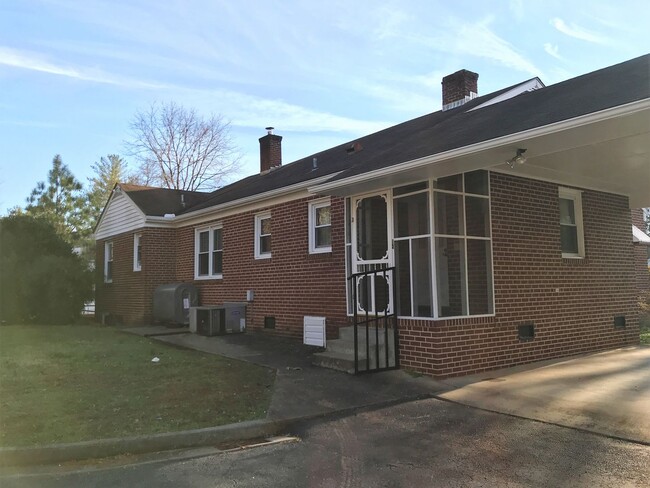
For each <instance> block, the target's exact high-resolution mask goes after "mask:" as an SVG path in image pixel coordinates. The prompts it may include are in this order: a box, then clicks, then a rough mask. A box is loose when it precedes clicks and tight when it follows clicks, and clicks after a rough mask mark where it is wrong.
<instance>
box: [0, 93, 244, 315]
mask: <svg viewBox="0 0 650 488" xmlns="http://www.w3.org/2000/svg"><path fill="white" fill-rule="evenodd" d="M131 136H132V139H131V141H130V142H128V143H127V144H126V147H127V150H128V151H129V153H130V154H131V155H132V156H133V157H134V158H135V159H136V161H137V162H138V163H139V164H138V168H137V170H135V171H131V170H130V169H129V166H128V164H127V163H126V161H125V160H124V159H123V158H122V157H121V156H119V155H117V154H109V155H107V156H105V157H101V158H100V159H99V161H97V162H95V163H94V164H93V165H92V166H91V167H92V169H93V173H94V175H93V176H92V177H90V178H88V185H87V187H86V188H84V185H83V184H82V183H81V182H80V181H79V180H78V179H77V178H76V177H75V176H74V175H73V174H72V172H71V171H70V168H69V167H68V166H67V165H66V164H64V162H63V160H62V158H61V156H60V155H59V154H57V155H55V156H54V158H53V160H52V166H51V168H50V170H49V171H48V173H47V178H46V179H45V180H44V181H39V182H38V183H37V184H36V186H35V188H34V189H33V190H32V191H31V193H30V194H29V196H28V197H27V199H26V205H25V206H24V207H19V206H17V207H14V208H12V209H10V210H9V215H8V216H7V217H3V218H0V269H1V270H2V273H0V324H4V323H66V322H69V321H72V320H73V319H74V318H75V317H77V316H78V315H79V313H80V312H81V310H82V308H83V304H84V302H85V301H88V300H91V299H92V295H93V293H92V282H93V277H92V262H93V257H94V241H93V236H92V235H93V230H94V227H95V225H96V223H97V220H98V218H99V216H100V214H101V211H102V209H103V208H104V206H105V205H106V203H107V202H108V199H109V197H110V195H111V192H112V190H113V188H114V187H115V184H116V183H131V184H138V185H144V186H157V187H162V188H172V189H180V190H189V191H200V190H203V191H209V190H213V189H215V188H217V187H219V186H221V185H222V184H223V183H224V181H226V179H227V178H229V177H230V176H232V174H233V173H235V172H236V171H237V170H238V169H239V160H240V156H239V153H238V150H237V149H236V147H235V145H234V143H233V140H232V137H231V134H230V126H229V124H228V123H227V122H225V121H224V119H223V117H221V116H210V117H203V116H201V115H199V114H198V113H197V112H196V111H195V110H194V109H187V108H185V107H182V106H180V105H178V104H176V103H174V102H168V103H163V104H153V105H151V106H150V107H149V109H148V110H146V111H140V112H137V113H136V114H135V116H134V118H133V120H132V123H131Z"/></svg>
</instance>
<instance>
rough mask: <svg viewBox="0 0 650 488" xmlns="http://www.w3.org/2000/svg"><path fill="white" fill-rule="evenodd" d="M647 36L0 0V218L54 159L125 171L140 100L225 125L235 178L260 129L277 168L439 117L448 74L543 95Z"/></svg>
mask: <svg viewBox="0 0 650 488" xmlns="http://www.w3.org/2000/svg"><path fill="white" fill-rule="evenodd" d="M649 25H650V7H648V4H647V1H638V2H635V1H618V2H612V1H598V0H592V1H570V2H569V1H566V0H563V1H553V0H544V1H525V0H519V1H515V0H513V1H507V0H503V1H488V0H480V1H479V0H475V1H456V2H449V1H433V0H422V1H417V0H399V1H381V0H377V1H350V0H347V1H338V0H328V1H326V2H315V1H295V0H284V1H282V2H268V1H267V2H263V1H250V0H239V1H232V0H229V1H219V0H203V1H201V0H165V1H162V2H161V1H160V0H157V1H145V0H128V1H122V0H106V1H101V0H42V1H40V0H23V1H21V0H4V1H2V2H1V3H0V151H1V154H2V160H1V162H0V167H1V169H2V171H1V172H0V213H4V212H5V211H6V209H7V208H10V207H13V206H15V205H23V204H24V200H25V198H26V197H27V196H28V194H29V192H30V191H31V189H32V188H34V186H35V185H36V183H37V182H38V181H39V180H44V179H45V178H46V175H47V171H48V170H49V168H50V166H51V162H52V158H53V156H54V155H55V154H61V156H62V158H63V161H64V163H66V164H67V165H68V166H69V167H70V169H71V170H72V172H73V173H74V174H75V176H76V177H77V178H78V179H79V180H80V181H82V182H83V183H84V184H85V183H86V182H87V178H88V177H89V176H91V174H92V170H91V168H90V166H91V165H92V164H93V163H94V162H95V161H97V160H99V158H100V157H102V156H105V155H107V154H111V153H117V154H121V155H123V156H124V157H125V159H126V160H127V161H131V158H130V157H129V156H128V155H127V154H126V149H125V147H124V141H125V140H128V139H129V137H130V135H129V123H130V121H131V120H132V118H133V115H134V113H135V112H136V111H137V110H140V109H146V108H147V107H148V106H149V105H150V104H151V103H153V102H155V101H175V102H178V103H180V104H182V105H185V106H187V107H192V108H195V109H197V111H198V112H199V113H201V114H204V115H206V116H208V115H210V114H211V113H215V114H221V115H223V116H224V117H225V118H226V119H227V120H230V122H231V127H232V135H233V137H234V139H235V143H236V144H237V145H238V146H239V148H240V151H241V153H242V163H243V167H242V171H241V173H240V174H239V175H238V176H246V175H249V174H252V173H255V172H257V171H258V170H259V161H258V159H259V145H258V141H257V140H258V138H259V137H261V136H262V135H264V134H265V131H264V127H266V126H268V125H272V126H274V127H276V133H277V134H280V135H282V136H284V139H283V160H284V162H285V163H286V162H290V161H293V160H295V159H298V158H300V157H303V156H307V155H309V154H311V153H314V152H316V151H319V150H321V149H325V148H328V147H330V146H333V145H335V144H340V143H342V142H345V141H348V140H351V139H354V138H356V137H358V136H360V135H363V134H367V133H369V132H373V131H375V130H378V129H381V128H384V127H386V126H389V125H392V124H395V123H398V122H401V121H404V120H407V119H410V118H413V117H416V116H419V115H423V114H425V113H429V112H433V111H435V110H439V109H440V105H441V101H440V91H441V90H440V81H441V78H442V77H443V76H444V75H447V74H450V73H453V72H454V71H457V70H459V69H462V68H466V69H470V70H472V71H475V72H477V73H479V94H486V93H489V92H491V91H494V90H498V89H500V88H502V87H505V86H509V85H512V84H514V83H518V82H520V81H523V80H526V79H529V78H532V77H533V76H539V77H540V78H541V79H542V81H543V82H544V83H545V84H547V85H549V84H553V83H557V82H559V81H562V80H565V79H567V78H571V77H574V76H577V75H580V74H583V73H586V72H589V71H593V70H595V69H599V68H603V67H605V66H609V65H612V64H615V63H618V62H621V61H625V60H627V59H631V58H633V57H636V56H639V55H642V54H645V53H648V52H650V29H648V26H649ZM132 166H134V165H132Z"/></svg>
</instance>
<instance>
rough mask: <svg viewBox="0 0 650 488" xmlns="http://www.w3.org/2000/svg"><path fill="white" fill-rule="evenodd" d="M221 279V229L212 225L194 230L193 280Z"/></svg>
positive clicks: (219, 226)
mask: <svg viewBox="0 0 650 488" xmlns="http://www.w3.org/2000/svg"><path fill="white" fill-rule="evenodd" d="M222 277H223V227H222V226H221V225H212V226H210V227H202V228H200V229H196V231H195V235H194V278H195V279H197V280H207V279H215V278H222Z"/></svg>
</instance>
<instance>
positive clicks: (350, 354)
mask: <svg viewBox="0 0 650 488" xmlns="http://www.w3.org/2000/svg"><path fill="white" fill-rule="evenodd" d="M332 342H333V341H330V342H329V343H328V347H327V350H326V351H324V352H319V353H316V354H314V355H312V364H313V365H315V366H321V367H324V368H330V369H336V370H338V371H345V372H346V373H350V374H353V373H354V348H352V350H349V351H338V350H332V349H331V347H330V345H331V343H332ZM366 357H367V356H366V351H365V349H364V350H363V351H359V371H364V370H365V369H366ZM369 357H370V369H375V368H376V366H377V349H376V348H373V349H371V350H370V355H369ZM394 365H395V357H394V355H393V350H392V348H389V352H388V366H394ZM385 367H386V350H385V348H384V347H383V346H380V348H379V368H385Z"/></svg>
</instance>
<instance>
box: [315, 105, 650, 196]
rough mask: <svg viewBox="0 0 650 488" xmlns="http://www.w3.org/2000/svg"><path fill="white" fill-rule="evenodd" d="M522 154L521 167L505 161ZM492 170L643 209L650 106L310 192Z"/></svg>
mask: <svg viewBox="0 0 650 488" xmlns="http://www.w3.org/2000/svg"><path fill="white" fill-rule="evenodd" d="M518 148H522V149H526V150H527V151H526V153H525V156H526V158H527V161H526V163H525V164H522V165H516V166H515V167H514V168H510V167H509V166H508V165H507V164H505V161H507V160H509V159H510V158H512V157H513V156H514V155H515V154H516V151H517V149H518ZM482 168H483V169H494V170H497V171H499V172H503V173H509V174H513V175H517V176H522V177H528V178H533V179H540V180H545V181H552V182H556V183H559V184H563V185H567V186H575V187H580V188H586V189H592V190H598V191H603V192H608V193H616V194H620V195H626V196H628V197H629V198H630V207H631V208H639V207H648V206H650V191H649V190H648V188H650V100H648V99H646V100H642V101H639V102H634V103H632V104H629V105H628V106H622V107H615V108H613V109H609V110H606V111H603V112H598V113H595V114H589V115H586V116H583V117H579V118H577V119H571V120H568V121H562V122H558V123H555V124H551V125H549V126H544V127H538V128H535V129H531V130H528V131H524V132H520V133H516V134H511V135H509V136H505V137H501V138H498V139H493V140H490V141H485V142H482V143H478V144H475V145H473V146H466V147H463V148H459V149H455V150H452V151H448V152H446V153H442V154H436V155H432V156H429V157H425V158H421V159H419V160H414V161H409V162H405V163H402V164H398V165H395V166H391V167H388V168H384V169H382V170H378V171H375V172H370V173H366V174H363V175H357V176H352V177H350V178H346V179H345V180H339V181H333V182H331V183H324V184H322V185H315V186H314V187H312V188H310V191H312V192H315V191H318V192H319V193H329V194H332V195H340V196H348V195H353V194H357V193H364V192H368V191H373V190H375V189H379V188H386V187H390V186H394V185H400V184H405V183H410V182H414V181H419V180H423V179H426V178H441V177H444V176H449V175H452V174H456V173H461V172H465V171H473V170H476V169H482Z"/></svg>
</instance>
